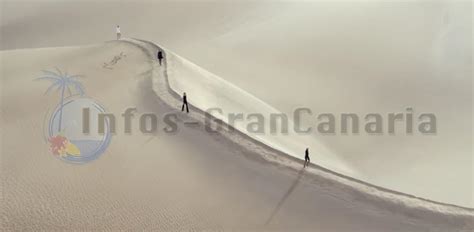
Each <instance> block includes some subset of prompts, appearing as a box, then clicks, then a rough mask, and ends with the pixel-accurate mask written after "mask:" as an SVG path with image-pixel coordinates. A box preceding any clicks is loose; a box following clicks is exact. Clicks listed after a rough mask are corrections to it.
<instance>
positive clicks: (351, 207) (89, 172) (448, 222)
mask: <svg viewBox="0 0 474 232" xmlns="http://www.w3.org/2000/svg"><path fill="white" fill-rule="evenodd" d="M120 52H124V53H125V54H126V56H127V57H126V58H125V59H123V60H120V61H119V62H118V64H117V65H116V66H115V67H114V69H113V70H108V69H104V68H102V64H103V63H104V62H107V61H109V60H110V59H111V58H112V57H113V56H115V55H117V54H119V53H120ZM0 54H1V62H2V65H3V67H2V86H3V87H4V88H2V95H1V96H2V98H1V99H2V118H1V125H2V149H1V154H2V156H1V158H2V168H1V175H0V176H1V178H2V188H3V189H2V207H1V210H2V212H1V214H2V216H1V225H2V228H3V229H5V230H66V229H67V230H104V229H109V230H141V229H146V230H164V231H170V230H201V229H211V230H222V229H225V230H229V229H235V230H281V231H289V230H291V231H305V230H307V231H315V230H320V231H361V232H362V231H462V230H463V229H464V230H466V231H468V230H469V228H471V229H472V225H469V223H470V222H469V220H466V219H461V220H460V219H459V218H456V217H450V216H440V215H437V214H430V213H426V214H420V213H419V212H417V213H414V211H413V212H412V211H405V210H404V208H403V207H396V208H392V207H387V205H384V203H383V202H380V201H374V200H372V199H370V198H366V197H363V196H358V195H351V194H348V193H349V192H350V191H349V192H346V191H348V190H344V191H335V189H337V188H334V187H335V186H332V185H333V183H328V182H325V181H324V180H323V179H320V178H312V177H310V176H308V175H305V174H304V173H302V172H298V173H296V172H294V171H291V170H289V169H286V168H283V167H279V166H275V165H270V164H268V163H267V162H263V161H262V160H261V159H259V158H258V157H259V156H258V154H248V153H246V152H243V151H242V150H240V149H239V147H236V146H235V145H232V144H228V143H227V142H225V140H222V139H220V136H211V135H209V134H207V133H205V132H203V131H202V130H199V129H191V128H182V129H181V130H180V132H179V133H177V134H176V135H167V134H164V133H163V132H159V133H157V134H154V135H146V134H142V133H134V134H132V135H127V134H123V133H117V135H116V136H114V138H113V140H112V143H111V145H110V147H109V148H108V150H107V152H106V153H105V154H103V155H102V156H101V157H100V158H99V159H98V160H95V161H93V162H91V163H89V164H87V165H71V164H67V163H64V162H62V161H60V160H58V159H56V158H55V157H54V156H53V155H52V154H50V152H49V149H48V144H47V143H46V142H45V141H43V140H42V129H43V128H42V127H43V123H44V115H46V114H47V113H48V111H49V110H51V109H52V108H53V107H54V106H55V105H56V104H57V102H58V97H57V95H55V94H50V95H43V93H44V91H45V90H46V88H47V87H48V86H49V85H50V83H48V82H38V81H33V78H35V77H37V76H39V75H41V72H40V70H42V69H51V68H53V67H55V66H58V67H62V69H64V70H67V71H68V73H70V74H72V73H74V74H75V73H78V74H82V75H85V77H84V78H83V79H82V82H83V83H84V85H85V87H86V93H87V95H88V96H89V97H92V98H94V99H96V100H98V101H99V102H101V103H103V104H104V105H105V106H106V108H107V111H109V112H113V113H115V114H116V115H119V114H120V113H122V112H123V110H124V109H125V108H127V107H129V106H137V107H138V109H139V112H138V115H139V114H141V113H143V112H154V113H156V114H158V115H162V114H163V113H167V112H170V111H173V110H174V109H169V108H168V107H166V106H165V105H164V104H162V103H160V101H158V100H157V98H156V96H155V95H154V93H153V92H152V90H151V83H150V82H151V80H150V79H149V74H150V71H151V70H150V68H151V65H150V64H149V60H147V57H146V56H145V55H144V54H143V53H142V51H141V50H139V49H137V48H136V47H134V46H131V45H129V44H127V43H123V42H109V43H106V44H103V45H94V46H87V47H83V48H73V47H71V48H47V49H33V50H16V51H4V52H1V53H0ZM184 117H185V116H182V117H180V120H183V119H184ZM120 125H121V124H118V126H119V127H118V131H122V130H123V127H121V126H120ZM161 126H164V125H161ZM132 131H138V128H137V123H134V128H133V130H132Z"/></svg>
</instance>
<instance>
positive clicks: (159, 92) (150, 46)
mask: <svg viewBox="0 0 474 232" xmlns="http://www.w3.org/2000/svg"><path fill="white" fill-rule="evenodd" d="M122 41H123V42H126V43H130V44H133V45H135V46H136V47H138V48H139V49H141V50H142V51H143V52H145V53H146V54H147V55H148V56H149V57H150V63H151V64H152V65H153V66H154V68H153V71H152V73H151V75H152V82H153V90H154V92H155V94H156V96H157V97H158V98H160V99H161V100H163V102H165V103H166V104H168V105H169V106H171V107H176V106H179V105H180V103H181V98H180V94H179V93H178V92H177V91H176V90H175V89H173V88H172V86H171V85H170V78H175V77H173V76H172V75H173V74H172V73H173V70H168V67H169V66H168V64H169V62H173V61H170V58H172V57H179V56H178V55H176V54H174V53H173V52H171V51H169V50H167V49H166V48H164V47H162V46H159V45H156V44H155V43H152V42H149V41H145V40H139V39H123V40H122ZM159 49H160V50H162V51H163V52H164V53H165V62H164V65H165V68H164V69H160V68H158V66H159V64H158V63H157V62H154V57H155V54H156V52H157V51H158V50H159ZM170 73H171V74H170ZM190 108H191V111H192V112H190V113H189V117H191V118H193V119H195V120H198V121H203V120H204V117H205V116H210V117H213V118H216V117H215V116H214V115H206V114H207V113H206V112H204V111H203V110H202V109H200V108H198V107H196V105H194V104H192V103H190ZM216 119H217V118H216ZM219 133H220V134H221V135H222V136H223V137H224V138H225V139H227V140H229V141H231V142H233V143H235V144H238V145H240V146H242V148H243V149H244V150H249V151H251V152H253V153H258V154H259V155H261V157H262V158H263V159H265V160H266V161H268V162H271V163H274V164H276V165H280V166H283V167H285V168H290V169H293V170H297V168H298V167H301V165H302V161H301V160H300V159H298V158H296V157H294V156H291V155H289V154H287V153H285V152H284V151H281V150H278V149H276V148H274V147H271V146H269V145H268V144H265V143H262V142H260V141H257V140H256V139H254V138H252V137H251V136H249V135H248V134H246V133H244V132H242V131H240V130H239V128H234V131H229V130H222V131H220V132H219ZM307 172H308V173H311V174H312V177H313V178H316V179H323V180H325V182H327V183H328V184H329V185H331V187H333V188H334V189H337V190H340V191H343V192H346V193H350V194H354V195H357V196H359V197H361V198H363V199H366V200H367V201H368V202H370V203H372V204H381V205H383V206H384V207H385V208H387V209H390V210H391V211H395V212H410V214H412V215H417V217H418V218H421V219H430V218H431V219H435V218H440V217H441V218H444V219H446V218H449V219H450V220H453V221H458V222H460V223H462V224H464V225H466V226H467V227H468V228H474V225H473V219H474V209H472V208H468V207H463V206H458V205H454V204H447V203H442V202H437V201H433V200H429V199H425V198H421V197H417V196H413V195H410V194H407V193H402V192H398V191H394V190H390V189H386V188H383V187H380V186H376V185H373V184H370V183H367V182H364V181H362V180H359V179H356V178H353V177H350V176H347V175H344V174H341V173H338V172H335V171H333V170H330V169H327V168H325V167H322V166H320V165H316V164H311V165H310V168H309V169H308V170H307Z"/></svg>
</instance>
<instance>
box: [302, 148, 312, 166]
mask: <svg viewBox="0 0 474 232" xmlns="http://www.w3.org/2000/svg"><path fill="white" fill-rule="evenodd" d="M304 153H305V154H304V165H303V167H304V168H305V167H306V166H308V165H309V162H310V160H309V148H306V151H305V152H304Z"/></svg>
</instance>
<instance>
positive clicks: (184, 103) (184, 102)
mask: <svg viewBox="0 0 474 232" xmlns="http://www.w3.org/2000/svg"><path fill="white" fill-rule="evenodd" d="M184 106H186V113H189V108H188V99H187V98H186V93H183V106H182V107H181V111H184Z"/></svg>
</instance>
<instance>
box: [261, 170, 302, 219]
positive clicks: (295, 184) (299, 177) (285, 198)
mask: <svg viewBox="0 0 474 232" xmlns="http://www.w3.org/2000/svg"><path fill="white" fill-rule="evenodd" d="M304 170H305V169H304V168H302V169H301V170H300V171H299V172H298V175H297V177H296V180H295V181H294V182H293V184H291V186H290V188H289V189H288V191H286V193H285V195H283V197H282V198H281V200H280V202H278V204H277V206H276V207H275V209H274V210H273V211H272V213H271V215H270V217H269V218H268V219H267V221H266V222H265V225H269V224H270V222H271V221H272V219H273V217H275V215H276V214H277V213H278V211H279V210H280V208H281V207H282V206H283V203H285V201H286V200H287V199H288V197H289V196H290V195H291V193H293V191H294V190H295V189H296V186H297V185H298V183H299V182H300V179H301V177H302V176H303V173H304Z"/></svg>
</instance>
